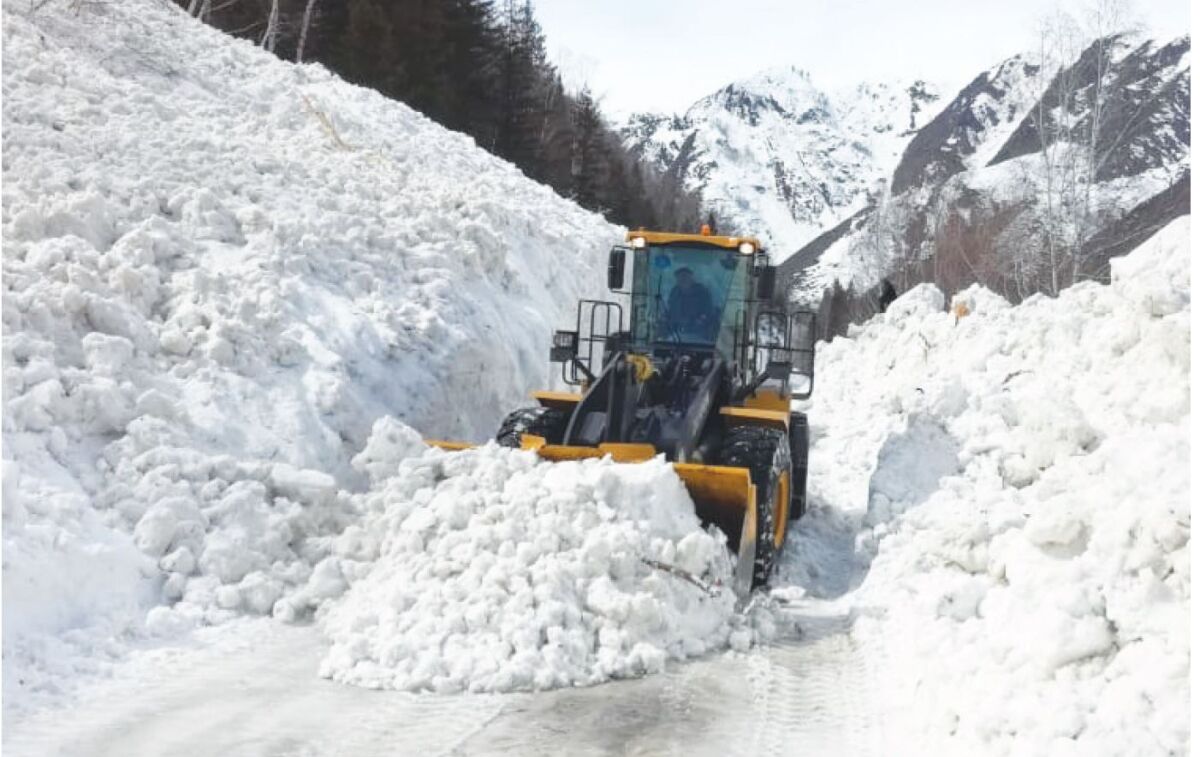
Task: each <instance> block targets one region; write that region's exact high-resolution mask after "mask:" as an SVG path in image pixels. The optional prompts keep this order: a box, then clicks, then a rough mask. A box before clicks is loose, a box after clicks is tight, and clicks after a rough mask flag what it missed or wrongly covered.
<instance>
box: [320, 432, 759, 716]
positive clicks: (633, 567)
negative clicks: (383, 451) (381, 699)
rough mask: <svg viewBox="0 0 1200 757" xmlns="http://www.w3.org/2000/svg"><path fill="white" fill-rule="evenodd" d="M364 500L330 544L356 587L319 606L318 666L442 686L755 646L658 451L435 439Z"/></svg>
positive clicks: (336, 674) (574, 681) (347, 674)
mask: <svg viewBox="0 0 1200 757" xmlns="http://www.w3.org/2000/svg"><path fill="white" fill-rule="evenodd" d="M387 430H388V429H381V431H384V432H386V431H387ZM357 499H358V500H359V503H360V505H361V508H362V510H363V511H364V512H365V513H367V515H366V518H365V520H364V521H363V522H362V523H360V524H356V525H354V526H351V527H350V528H348V529H346V530H345V531H344V532H343V533H342V534H341V535H340V536H339V537H338V538H337V539H336V540H335V542H334V545H333V553H334V554H335V555H336V556H338V557H340V558H341V560H340V562H339V567H340V571H341V572H343V573H344V574H345V575H347V576H348V577H349V578H350V580H351V581H352V584H353V585H352V588H350V590H349V591H348V593H346V595H345V596H344V597H342V598H340V599H338V600H334V601H333V602H331V603H328V604H326V605H324V606H323V607H322V609H321V610H320V611H319V613H318V617H319V619H320V621H321V625H322V628H323V630H324V632H325V634H326V635H327V636H328V637H329V639H330V640H331V642H332V648H331V650H330V653H329V655H328V657H327V658H326V659H325V661H324V663H323V664H322V666H321V673H322V675H324V676H327V677H330V678H333V679H335V680H339V681H345V682H349V683H354V684H359V685H363V686H369V687H373V688H396V689H410V690H420V689H433V690H436V691H439V692H449V691H459V690H464V689H469V690H472V691H511V690H515V689H546V688H552V687H560V686H568V685H582V684H592V683H598V682H600V681H603V680H607V679H609V678H613V677H625V676H633V675H639V674H644V673H647V672H656V671H660V670H662V668H663V666H664V665H665V663H666V661H667V660H669V659H683V658H686V657H691V656H695V655H698V654H701V653H703V652H706V651H709V650H711V649H714V648H724V647H726V646H727V645H729V644H732V645H733V646H735V647H741V648H745V647H746V646H748V644H749V643H750V641H751V639H752V636H753V635H754V634H755V633H756V631H754V630H752V629H751V628H750V627H749V626H748V625H747V624H745V623H744V622H743V618H742V616H741V615H739V614H737V613H735V611H734V597H733V594H732V592H731V591H730V589H729V588H728V587H729V586H731V585H732V581H731V562H732V559H731V553H730V552H729V550H728V549H727V547H726V546H725V538H724V536H723V535H722V534H721V533H720V532H719V531H716V530H715V529H714V530H712V531H703V530H701V529H700V523H699V520H698V519H697V518H696V515H695V512H694V509H693V506H692V502H691V500H690V499H689V497H688V494H687V490H686V489H685V488H684V486H683V484H682V483H681V482H680V480H679V478H678V477H677V476H676V475H675V474H674V472H673V471H672V469H671V466H670V465H669V464H668V463H666V462H664V461H663V460H661V459H658V460H654V461H650V462H647V463H643V464H639V465H618V464H614V463H612V462H611V461H607V460H605V461H601V460H589V461H585V462H572V463H558V464H552V463H547V462H544V461H539V460H538V458H537V457H536V456H535V455H534V454H532V453H529V452H519V451H514V450H507V449H502V448H499V447H496V446H495V445H494V444H493V445H489V446H487V447H484V448H479V449H475V450H470V451H466V452H462V453H455V454H448V453H445V452H443V451H441V450H431V451H429V452H427V453H426V454H424V456H422V457H417V458H410V459H407V460H404V461H403V462H402V463H401V464H400V465H399V467H398V468H397V469H396V472H395V473H394V475H393V476H392V477H390V478H388V479H386V480H385V481H383V482H382V483H381V485H380V486H377V487H375V488H373V489H372V490H371V491H370V492H368V493H366V494H363V495H360V496H359V497H358V498H357ZM663 566H671V568H673V569H674V570H673V571H667V570H665V569H664V568H663ZM675 571H682V572H684V573H686V574H688V576H686V577H685V576H683V575H682V574H680V573H678V572H675ZM704 587H709V588H708V590H706V589H705V588H704ZM763 619H764V620H768V621H769V618H766V617H764V618H763Z"/></svg>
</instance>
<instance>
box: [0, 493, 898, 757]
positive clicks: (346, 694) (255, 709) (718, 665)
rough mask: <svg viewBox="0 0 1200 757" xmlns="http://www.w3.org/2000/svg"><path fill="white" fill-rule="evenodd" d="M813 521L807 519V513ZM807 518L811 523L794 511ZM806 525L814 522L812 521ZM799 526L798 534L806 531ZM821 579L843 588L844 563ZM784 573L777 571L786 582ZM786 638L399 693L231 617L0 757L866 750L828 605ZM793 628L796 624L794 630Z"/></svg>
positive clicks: (10, 733)
mask: <svg viewBox="0 0 1200 757" xmlns="http://www.w3.org/2000/svg"><path fill="white" fill-rule="evenodd" d="M814 515H819V513H815V514H814ZM810 517H811V516H810ZM814 525H816V524H815V523H814ZM805 530H807V524H806V529H805ZM845 557H846V560H847V562H846V564H844V565H841V566H838V567H839V570H838V571H833V572H827V573H825V574H824V580H825V582H826V592H825V593H826V594H828V593H838V589H839V588H849V585H850V584H851V583H853V578H852V577H850V573H851V566H850V563H849V559H850V557H849V555H848V554H847V555H846V556H845ZM787 567H788V566H787V565H786V564H785V565H784V566H783V571H782V572H781V574H782V575H787ZM786 615H787V617H788V618H790V619H791V620H792V621H794V629H787V630H785V631H784V632H783V633H781V639H780V640H779V641H778V642H776V643H774V644H772V645H770V646H765V647H759V648H755V649H753V650H752V651H751V652H749V653H746V654H738V653H732V652H730V653H719V654H713V655H709V656H706V657H704V658H701V659H699V660H695V661H691V662H686V663H682V664H672V665H670V666H669V667H668V669H667V671H666V672H665V673H663V674H660V675H652V676H648V677H646V678H640V679H634V680H625V681H616V682H610V683H606V684H602V685H599V686H593V687H588V688H575V689H558V690H554V691H548V692H539V693H529V694H482V695H454V696H437V695H428V694H426V695H414V694H409V693H404V692H394V691H371V690H367V689H362V688H359V687H354V686H346V685H342V684H338V683H334V682H331V681H327V680H324V679H321V678H319V677H318V676H317V674H316V668H317V664H318V662H319V661H320V659H321V657H322V656H323V654H324V649H325V642H324V641H323V640H322V639H321V637H320V634H319V633H318V631H317V629H316V628H315V627H313V626H288V625H284V624H280V623H275V622H271V621H265V620H253V621H251V620H247V621H240V622H235V623H231V624H228V625H225V626H222V627H220V628H215V629H209V630H210V631H211V632H212V634H213V635H211V636H209V637H207V638H205V639H204V640H203V642H204V646H203V647H202V648H199V649H194V648H193V649H183V650H181V649H178V648H175V649H170V648H168V649H160V650H154V651H149V652H144V653H142V654H141V655H139V656H136V657H135V658H134V659H133V660H132V661H131V662H129V663H128V664H126V665H125V666H123V669H122V670H121V671H120V672H119V673H118V674H117V675H116V676H115V677H114V678H113V679H112V680H109V681H105V682H102V683H99V684H95V685H94V686H93V687H92V688H90V689H89V690H85V691H83V692H80V696H79V700H80V701H81V702H82V703H81V704H79V705H77V706H76V707H74V708H72V709H71V711H70V714H69V715H64V713H63V712H62V711H58V710H52V711H44V712H41V713H37V714H34V715H32V716H28V717H26V718H20V717H18V718H15V719H14V720H15V722H14V721H10V722H7V723H6V732H5V743H4V752H5V754H8V755H30V756H32V755H64V756H65V755H114V756H115V755H120V756H121V757H125V756H127V755H180V754H188V755H196V756H198V757H199V756H203V755H214V756H215V755H254V756H259V755H262V756H266V755H272V756H278V757H284V756H292V755H297V756H299V755H305V756H307V755H409V754H411V755H421V756H422V757H435V756H438V755H562V754H571V755H580V756H584V755H676V754H677V755H721V756H722V757H725V756H727V755H737V754H754V755H791V754H804V755H872V754H882V753H884V750H883V748H882V746H881V740H882V737H881V734H880V732H879V729H878V728H877V724H876V723H875V721H874V720H873V718H872V717H871V713H873V712H876V711H877V707H876V706H875V705H874V704H873V702H872V700H871V697H872V695H873V693H872V686H870V685H869V677H870V672H869V671H868V669H867V668H866V667H865V661H866V660H867V659H870V655H867V654H863V653H862V652H860V650H859V649H858V648H857V646H856V644H855V642H854V640H853V639H852V637H851V635H850V634H849V633H848V627H849V623H848V620H847V617H846V614H845V609H844V602H842V601H841V600H839V599H836V598H835V599H818V598H814V597H805V598H802V599H799V600H797V601H794V602H791V603H788V604H787V605H786ZM796 629H798V630H796Z"/></svg>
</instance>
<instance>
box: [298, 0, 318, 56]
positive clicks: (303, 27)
mask: <svg viewBox="0 0 1200 757" xmlns="http://www.w3.org/2000/svg"><path fill="white" fill-rule="evenodd" d="M316 5H317V0H308V2H307V3H305V4H304V17H303V18H302V19H301V20H300V39H299V41H298V42H296V62H297V63H303V62H304V43H305V42H307V41H308V27H309V25H311V24H312V15H313V9H314V8H315V7H316Z"/></svg>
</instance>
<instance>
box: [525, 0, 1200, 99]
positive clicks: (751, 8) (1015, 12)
mask: <svg viewBox="0 0 1200 757" xmlns="http://www.w3.org/2000/svg"><path fill="white" fill-rule="evenodd" d="M534 1H535V8H536V12H537V17H538V20H539V21H540V22H541V24H542V27H543V29H544V30H545V33H546V47H547V50H549V52H550V55H551V58H552V59H553V60H554V62H555V63H556V64H558V65H559V67H560V69H562V70H563V72H564V74H565V77H566V79H567V82H568V85H569V86H570V85H576V84H578V83H579V82H580V81H582V80H586V81H587V82H588V84H589V85H590V86H591V88H592V90H593V91H594V92H595V93H596V94H598V95H600V96H601V97H602V99H603V104H604V108H605V110H606V111H607V112H608V113H609V114H610V115H617V116H624V115H626V114H628V113H631V112H635V111H643V110H649V111H658V112H679V111H682V110H684V109H686V108H687V106H688V105H690V104H691V103H693V102H694V101H696V100H697V99H699V98H701V97H703V96H704V95H706V94H709V93H710V92H713V91H715V90H716V89H718V88H720V87H721V86H723V85H725V84H727V83H729V82H731V81H734V80H736V79H739V78H742V77H745V76H748V75H750V74H753V73H754V72H756V71H759V70H761V69H764V68H769V67H774V66H780V65H794V66H798V67H799V68H803V69H806V70H808V71H809V72H810V73H811V74H812V78H813V82H814V84H816V85H817V86H819V87H820V86H828V87H837V86H842V85H847V84H854V83H857V82H860V81H874V80H887V79H904V80H908V79H917V78H924V79H927V80H929V81H932V82H935V83H938V84H941V85H943V86H946V87H952V88H953V89H954V91H957V90H958V89H959V88H961V87H962V86H963V85H965V84H966V83H967V82H968V81H970V80H971V79H972V78H973V77H974V76H976V75H977V74H978V73H980V72H981V71H983V70H984V69H985V68H988V67H989V66H991V65H993V64H995V63H998V62H1000V61H1001V60H1003V59H1004V58H1007V57H1009V56H1010V55H1013V54H1015V53H1018V52H1020V51H1022V50H1024V49H1026V48H1028V47H1031V46H1032V45H1033V43H1034V40H1035V29H1036V26H1037V23H1038V20H1039V19H1040V18H1042V17H1044V16H1046V15H1047V14H1048V13H1049V12H1051V11H1053V10H1054V9H1055V8H1056V7H1060V8H1062V9H1063V10H1066V11H1068V12H1070V11H1072V10H1077V9H1079V8H1082V7H1084V6H1085V5H1086V4H1088V3H1089V2H1090V1H1091V0H1065V1H1064V2H1061V3H1055V2H1052V1H1051V0H1003V1H994V2H982V1H980V0H842V1H840V2H839V1H838V0H534ZM1130 5H1131V8H1132V13H1133V15H1134V17H1136V18H1138V19H1140V20H1141V23H1142V25H1143V27H1144V28H1145V29H1147V30H1148V31H1150V32H1152V33H1155V34H1159V35H1163V36H1170V37H1176V36H1179V35H1182V34H1186V33H1188V32H1189V27H1190V16H1189V11H1188V0H1134V1H1133V2H1131V3H1130ZM951 94H952V93H951Z"/></svg>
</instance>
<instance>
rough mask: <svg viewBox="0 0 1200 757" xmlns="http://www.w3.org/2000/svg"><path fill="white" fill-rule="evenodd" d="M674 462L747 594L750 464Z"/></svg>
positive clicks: (606, 450)
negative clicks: (730, 554)
mask: <svg viewBox="0 0 1200 757" xmlns="http://www.w3.org/2000/svg"><path fill="white" fill-rule="evenodd" d="M426 443H427V444H429V445H430V446H433V447H439V448H441V449H444V450H447V451H450V452H457V451H459V450H464V449H469V448H471V447H473V446H474V445H472V444H464V443H461V442H443V441H427V442H426ZM521 448H522V449H526V450H531V451H533V452H536V453H537V454H538V456H539V457H541V458H543V459H545V460H551V461H555V462H562V461H566V460H586V459H589V458H595V457H604V456H605V455H611V456H612V459H613V460H614V461H616V462H619V463H639V462H643V461H645V460H650V459H651V458H653V457H654V456H655V455H656V454H658V452H657V450H655V449H654V446H653V445H650V444H615V443H609V444H601V445H599V446H598V447H576V446H568V445H562V444H546V440H545V439H543V438H542V437H540V436H533V435H530V434H526V435H524V436H523V437H522V438H521ZM673 466H674V468H675V473H676V474H677V475H678V476H679V479H680V480H681V481H682V482H683V485H684V486H685V487H687V490H688V494H689V495H690V496H691V498H692V503H693V504H694V505H695V506H696V515H697V516H698V517H699V518H700V521H701V522H702V523H705V524H709V523H711V524H713V525H715V526H716V527H717V528H719V529H721V531H723V532H724V533H725V536H726V537H727V538H728V540H729V541H728V544H729V548H730V549H731V550H733V551H734V552H736V553H737V563H736V565H735V566H734V585H733V590H734V593H735V594H736V595H737V596H738V597H746V596H748V595H749V594H750V587H751V583H752V581H753V577H754V552H755V547H756V542H757V539H756V537H757V534H758V508H757V507H756V506H755V503H756V501H757V490H756V489H755V486H754V483H753V481H751V479H750V471H749V469H747V468H734V467H729V466H723V465H701V464H696V463H674V464H673Z"/></svg>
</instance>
